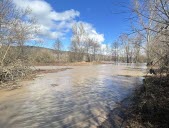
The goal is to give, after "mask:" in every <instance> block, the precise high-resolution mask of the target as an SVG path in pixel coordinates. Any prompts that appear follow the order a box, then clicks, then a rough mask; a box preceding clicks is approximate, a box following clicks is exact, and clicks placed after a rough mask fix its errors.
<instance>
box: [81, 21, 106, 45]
mask: <svg viewBox="0 0 169 128" xmlns="http://www.w3.org/2000/svg"><path fill="white" fill-rule="evenodd" d="M78 23H79V24H83V27H84V29H85V31H86V32H87V33H88V34H89V37H90V38H91V39H94V40H96V41H97V42H98V43H100V44H101V43H102V42H104V34H100V33H97V32H96V29H95V28H94V27H93V26H92V25H91V24H89V23H86V22H82V21H80V22H78Z"/></svg>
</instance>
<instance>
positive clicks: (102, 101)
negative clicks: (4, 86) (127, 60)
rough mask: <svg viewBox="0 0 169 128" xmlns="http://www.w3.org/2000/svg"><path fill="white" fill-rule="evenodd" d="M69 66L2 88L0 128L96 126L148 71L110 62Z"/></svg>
mask: <svg viewBox="0 0 169 128" xmlns="http://www.w3.org/2000/svg"><path fill="white" fill-rule="evenodd" d="M38 68H39V67H38ZM40 68H41V69H45V68H47V69H49V68H50V69H56V68H62V67H40ZM69 68H72V69H70V70H66V71H62V72H58V73H48V74H44V75H40V76H39V77H37V78H35V80H33V81H29V82H22V83H20V84H24V86H23V87H22V88H20V89H16V90H12V91H5V90H1V91H0V128H94V127H96V126H98V125H100V124H101V123H102V122H103V121H104V120H105V119H106V115H107V114H108V113H109V111H110V110H112V109H113V108H115V107H116V105H117V104H116V103H117V102H120V101H121V100H123V99H124V98H126V97H127V96H129V95H130V94H131V92H132V90H133V89H134V88H135V87H136V86H137V85H139V84H141V81H142V77H140V76H141V75H143V71H144V70H145V66H144V65H139V66H138V65H137V66H135V65H131V66H127V65H111V64H109V65H91V66H81V67H80V66H75V67H69Z"/></svg>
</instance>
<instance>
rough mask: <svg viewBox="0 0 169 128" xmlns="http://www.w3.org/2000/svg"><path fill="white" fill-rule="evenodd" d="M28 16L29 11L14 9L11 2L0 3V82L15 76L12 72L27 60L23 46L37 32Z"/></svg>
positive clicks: (2, 0)
mask: <svg viewBox="0 0 169 128" xmlns="http://www.w3.org/2000/svg"><path fill="white" fill-rule="evenodd" d="M29 14H30V10H29V9H27V10H20V9H18V8H16V7H15V5H14V4H13V2H12V0H1V1H0V81H3V80H4V79H5V78H3V77H7V76H11V77H13V76H14V75H15V74H17V73H16V72H15V73H14V74H13V73H12V71H13V70H15V69H17V68H19V66H21V65H23V64H21V63H23V62H25V61H26V60H27V54H25V51H24V45H25V43H26V41H29V40H31V39H34V38H35V34H36V33H37V31H38V28H37V26H36V25H35V22H34V20H33V18H32V17H31V16H30V15H29ZM25 64H27V62H26V63H25ZM12 79H13V78H12Z"/></svg>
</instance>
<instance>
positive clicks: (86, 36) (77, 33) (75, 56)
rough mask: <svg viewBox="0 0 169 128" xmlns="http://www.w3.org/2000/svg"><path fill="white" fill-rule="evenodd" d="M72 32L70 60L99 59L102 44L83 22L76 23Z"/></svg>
mask: <svg viewBox="0 0 169 128" xmlns="http://www.w3.org/2000/svg"><path fill="white" fill-rule="evenodd" d="M72 33H73V36H72V39H71V40H72V41H71V46H70V58H69V59H70V61H88V62H91V61H98V60H99V59H100V58H99V57H98V56H99V54H100V50H101V44H100V43H99V42H98V41H97V39H95V38H92V37H91V36H90V33H88V32H87V31H86V29H85V28H84V25H83V23H76V24H75V25H74V26H73V27H72ZM100 55H101V54H100Z"/></svg>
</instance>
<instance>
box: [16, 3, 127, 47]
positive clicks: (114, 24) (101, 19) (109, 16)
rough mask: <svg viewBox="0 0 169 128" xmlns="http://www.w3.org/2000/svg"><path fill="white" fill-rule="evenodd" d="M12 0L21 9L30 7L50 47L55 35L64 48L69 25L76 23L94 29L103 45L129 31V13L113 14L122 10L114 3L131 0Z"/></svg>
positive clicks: (46, 45) (68, 33) (68, 40)
mask: <svg viewBox="0 0 169 128" xmlns="http://www.w3.org/2000/svg"><path fill="white" fill-rule="evenodd" d="M14 2H15V4H16V5H17V6H18V7H20V8H22V9H23V8H24V9H25V8H26V7H27V6H29V8H31V9H32V12H33V15H34V16H35V17H37V18H38V21H39V24H42V26H43V27H42V29H43V30H44V31H43V36H42V37H43V38H44V39H45V42H44V44H43V45H44V46H45V47H52V43H53V42H54V41H55V39H56V38H60V39H61V40H62V42H63V43H64V45H65V47H67V46H68V45H69V43H70V39H71V26H72V24H74V23H76V22H84V23H85V24H86V25H87V26H88V28H90V30H91V31H92V30H94V31H96V32H95V33H93V34H94V35H95V36H96V37H98V38H99V39H101V40H100V43H102V44H107V43H110V42H113V41H115V40H116V39H117V38H118V36H119V35H120V34H121V33H124V32H129V30H130V23H129V20H128V19H127V17H128V16H129V14H128V13H121V14H114V12H119V10H123V9H122V8H120V6H118V5H117V3H119V2H125V3H128V4H129V3H130V0H24V2H23V0H14ZM48 15H49V16H48ZM47 18H48V19H47ZM49 19H50V20H49ZM49 26H50V27H49ZM58 26H59V27H58ZM49 33H50V34H49ZM45 36H46V37H45ZM102 38H104V40H103V39H102Z"/></svg>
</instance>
